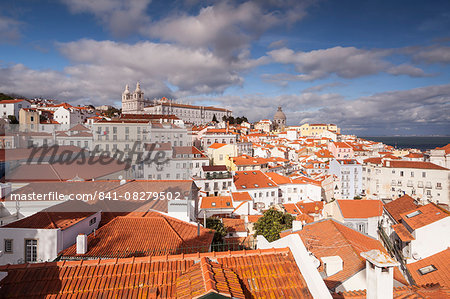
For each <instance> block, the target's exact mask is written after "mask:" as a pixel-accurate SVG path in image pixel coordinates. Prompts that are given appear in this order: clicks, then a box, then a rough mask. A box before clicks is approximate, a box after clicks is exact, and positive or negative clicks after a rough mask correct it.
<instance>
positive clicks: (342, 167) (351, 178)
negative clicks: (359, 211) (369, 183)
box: [329, 159, 362, 199]
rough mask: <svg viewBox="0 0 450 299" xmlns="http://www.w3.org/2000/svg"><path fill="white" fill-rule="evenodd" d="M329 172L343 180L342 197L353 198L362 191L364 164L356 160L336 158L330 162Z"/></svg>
mask: <svg viewBox="0 0 450 299" xmlns="http://www.w3.org/2000/svg"><path fill="white" fill-rule="evenodd" d="M329 167H330V168H329V173H330V174H334V175H335V176H337V177H338V178H339V181H340V182H341V198H342V199H353V198H355V197H356V196H360V195H361V193H362V165H361V164H359V163H358V162H357V161H356V160H336V159H333V160H331V162H330V166H329Z"/></svg>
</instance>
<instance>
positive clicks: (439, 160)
mask: <svg viewBox="0 0 450 299" xmlns="http://www.w3.org/2000/svg"><path fill="white" fill-rule="evenodd" d="M430 162H431V163H434V164H436V165H439V166H442V167H445V168H448V169H450V144H447V145H446V146H443V147H437V148H435V149H432V150H430Z"/></svg>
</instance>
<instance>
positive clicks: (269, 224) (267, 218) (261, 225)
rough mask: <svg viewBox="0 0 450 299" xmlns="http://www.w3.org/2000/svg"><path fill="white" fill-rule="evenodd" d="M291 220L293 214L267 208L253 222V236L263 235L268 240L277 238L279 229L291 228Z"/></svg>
mask: <svg viewBox="0 0 450 299" xmlns="http://www.w3.org/2000/svg"><path fill="white" fill-rule="evenodd" d="M293 220H294V216H292V215H291V214H287V213H283V212H280V211H277V210H275V209H269V210H267V211H265V212H264V216H263V217H261V218H259V219H258V222H256V223H255V227H254V228H255V231H256V233H255V236H257V235H263V236H264V237H265V238H266V239H267V241H269V242H272V241H275V240H278V239H279V238H280V232H281V231H283V230H286V229H289V228H292V221H293Z"/></svg>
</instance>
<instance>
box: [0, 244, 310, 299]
mask: <svg viewBox="0 0 450 299" xmlns="http://www.w3.org/2000/svg"><path fill="white" fill-rule="evenodd" d="M203 257H205V258H209V260H210V262H209V263H210V265H211V268H212V269H211V268H209V267H206V269H201V270H202V275H203V273H205V274H207V275H208V276H209V274H211V273H213V274H214V275H213V277H211V276H209V277H207V278H206V279H203V280H204V281H205V282H208V281H210V282H211V284H209V283H208V288H210V289H213V288H214V287H215V288H216V289H217V290H221V291H222V292H226V291H227V290H228V291H230V290H231V291H232V292H233V294H236V296H237V297H238V298H240V297H239V296H241V293H240V292H239V291H238V290H237V289H235V288H236V287H237V285H235V284H234V283H235V276H234V275H233V274H232V273H234V274H236V276H237V278H238V279H239V282H240V286H241V288H242V291H243V293H244V295H245V298H296V299H302V298H312V295H311V293H310V292H309V290H308V287H307V285H306V282H305V279H304V278H303V276H302V274H301V272H300V270H299V268H298V266H297V264H296V262H295V260H294V257H293V256H292V253H291V252H290V250H289V249H288V248H280V249H265V250H260V249H259V250H250V251H228V252H209V253H195V254H182V255H172V256H167V255H166V256H152V257H136V258H134V257H133V258H123V259H109V260H89V261H63V262H52V263H37V264H21V265H6V266H0V271H2V272H8V275H7V276H6V277H5V278H4V279H2V280H1V281H0V288H1V290H2V295H3V296H5V297H8V298H17V297H24V296H26V297H46V296H49V297H50V296H52V295H54V297H64V298H78V297H79V296H83V295H84V296H87V297H92V298H177V297H180V296H186V295H187V294H186V290H185V289H183V286H185V285H184V284H185V283H186V279H187V277H186V276H185V277H183V275H184V274H188V276H189V274H192V275H198V272H196V268H195V267H193V266H194V265H196V264H200V267H201V266H202V262H201V260H202V258H203ZM214 263H217V265H215V264H214ZM197 267H198V266H197ZM220 269H223V271H222V270H220ZM228 271H229V272H228ZM224 272H226V273H224ZM222 275H223V276H222ZM224 276H225V277H224ZM191 277H192V276H191ZM198 278H200V277H198ZM191 281H192V282H193V283H194V282H195V283H196V284H197V283H199V284H198V285H199V286H201V285H202V283H201V281H200V282H199V281H198V280H197V279H193V280H191ZM225 281H227V282H228V286H225V285H222V283H224V282H225ZM214 284H215V285H214ZM219 284H220V285H219ZM204 285H206V283H205V284H204ZM191 286H192V285H191ZM191 290H193V289H191ZM178 292H181V293H178ZM205 292H206V290H205ZM191 297H194V296H193V295H192V294H191Z"/></svg>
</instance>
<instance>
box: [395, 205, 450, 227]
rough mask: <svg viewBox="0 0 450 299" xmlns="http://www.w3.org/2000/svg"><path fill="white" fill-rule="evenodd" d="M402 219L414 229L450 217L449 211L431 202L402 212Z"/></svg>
mask: <svg viewBox="0 0 450 299" xmlns="http://www.w3.org/2000/svg"><path fill="white" fill-rule="evenodd" d="M400 216H401V217H402V221H403V222H405V223H406V224H408V226H409V227H411V228H412V229H413V230H415V229H418V228H421V227H423V226H425V225H428V224H430V223H433V222H436V221H438V220H441V219H444V218H445V217H449V212H446V211H444V210H442V209H440V208H438V207H437V206H436V205H434V204H432V203H429V204H427V205H425V206H422V207H419V208H417V209H415V210H411V211H408V212H405V213H401V214H400Z"/></svg>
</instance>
